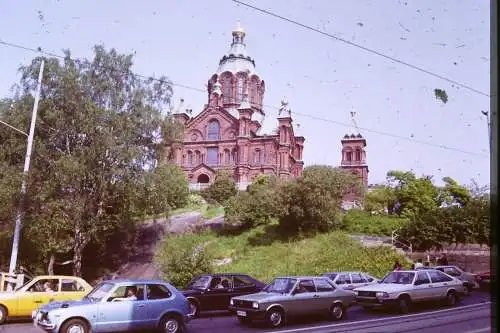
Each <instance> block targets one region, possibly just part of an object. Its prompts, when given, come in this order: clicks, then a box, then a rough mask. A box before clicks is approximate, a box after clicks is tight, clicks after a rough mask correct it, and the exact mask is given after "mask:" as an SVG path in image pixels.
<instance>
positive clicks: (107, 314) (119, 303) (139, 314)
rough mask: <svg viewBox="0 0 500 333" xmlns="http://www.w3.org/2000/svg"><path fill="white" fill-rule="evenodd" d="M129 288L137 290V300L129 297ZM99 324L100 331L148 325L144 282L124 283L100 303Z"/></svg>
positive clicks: (133, 328) (134, 328)
mask: <svg viewBox="0 0 500 333" xmlns="http://www.w3.org/2000/svg"><path fill="white" fill-rule="evenodd" d="M129 289H132V290H136V293H135V295H136V297H137V299H136V300H132V299H128V298H127V291H128V290H129ZM97 322H98V323H97V326H98V327H99V330H100V331H105V332H115V331H130V330H137V329H143V328H145V327H147V323H148V317H147V310H146V301H145V299H144V284H142V283H141V284H133V283H131V284H122V285H119V286H117V287H116V288H115V290H114V291H113V292H112V293H111V296H110V297H108V299H107V300H106V301H105V302H103V303H101V304H99V309H98V315H97Z"/></svg>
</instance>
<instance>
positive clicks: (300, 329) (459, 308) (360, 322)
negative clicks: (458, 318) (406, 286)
mask: <svg viewBox="0 0 500 333" xmlns="http://www.w3.org/2000/svg"><path fill="white" fill-rule="evenodd" d="M486 304H491V302H484V303H477V304H471V305H464V306H461V307H456V308H453V309H445V310H436V311H427V312H422V313H414V314H409V315H404V316H392V317H384V318H377V319H368V320H360V321H350V322H348V323H341V324H331V325H321V326H313V327H304V328H294V329H289V330H280V331H271V332H265V333H292V332H304V331H311V330H318V329H325V328H331V327H343V326H349V325H351V326H354V325H359V324H368V323H376V322H382V321H388V320H394V319H396V320H401V319H405V318H414V317H422V316H425V315H430V314H436V313H446V312H453V311H460V310H464V309H470V308H474V307H479V306H482V305H486ZM482 332H486V331H471V332H467V333H482Z"/></svg>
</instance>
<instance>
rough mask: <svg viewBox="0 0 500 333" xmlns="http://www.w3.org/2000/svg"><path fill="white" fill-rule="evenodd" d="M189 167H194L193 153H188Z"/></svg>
mask: <svg viewBox="0 0 500 333" xmlns="http://www.w3.org/2000/svg"><path fill="white" fill-rule="evenodd" d="M188 165H189V166H192V165H193V152H192V151H188Z"/></svg>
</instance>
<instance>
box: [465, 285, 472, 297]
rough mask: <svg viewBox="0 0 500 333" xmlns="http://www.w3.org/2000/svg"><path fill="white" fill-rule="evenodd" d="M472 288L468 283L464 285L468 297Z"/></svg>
mask: <svg viewBox="0 0 500 333" xmlns="http://www.w3.org/2000/svg"><path fill="white" fill-rule="evenodd" d="M470 291H471V288H470V287H469V285H468V284H465V285H464V296H465V297H467V296H469V295H470Z"/></svg>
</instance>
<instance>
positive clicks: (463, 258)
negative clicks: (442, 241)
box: [408, 244, 491, 273]
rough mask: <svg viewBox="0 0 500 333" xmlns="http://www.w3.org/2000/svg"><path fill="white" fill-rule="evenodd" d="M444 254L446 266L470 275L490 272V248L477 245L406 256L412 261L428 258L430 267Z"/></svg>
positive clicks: (459, 246) (449, 247) (455, 246)
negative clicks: (454, 266) (446, 259)
mask: <svg viewBox="0 0 500 333" xmlns="http://www.w3.org/2000/svg"><path fill="white" fill-rule="evenodd" d="M442 253H446V257H447V258H448V264H450V265H456V266H458V267H460V268H462V269H463V270H465V271H467V272H471V273H478V272H484V271H489V270H490V267H491V266H490V248H489V247H488V246H484V245H483V246H481V245H479V244H458V245H456V244H450V245H446V246H444V247H443V250H441V251H427V252H413V253H411V254H409V255H408V257H410V258H411V259H412V260H417V259H422V261H424V262H425V261H426V260H427V256H428V255H429V256H430V261H431V265H434V264H436V258H439V257H440V256H441V254H442Z"/></svg>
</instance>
